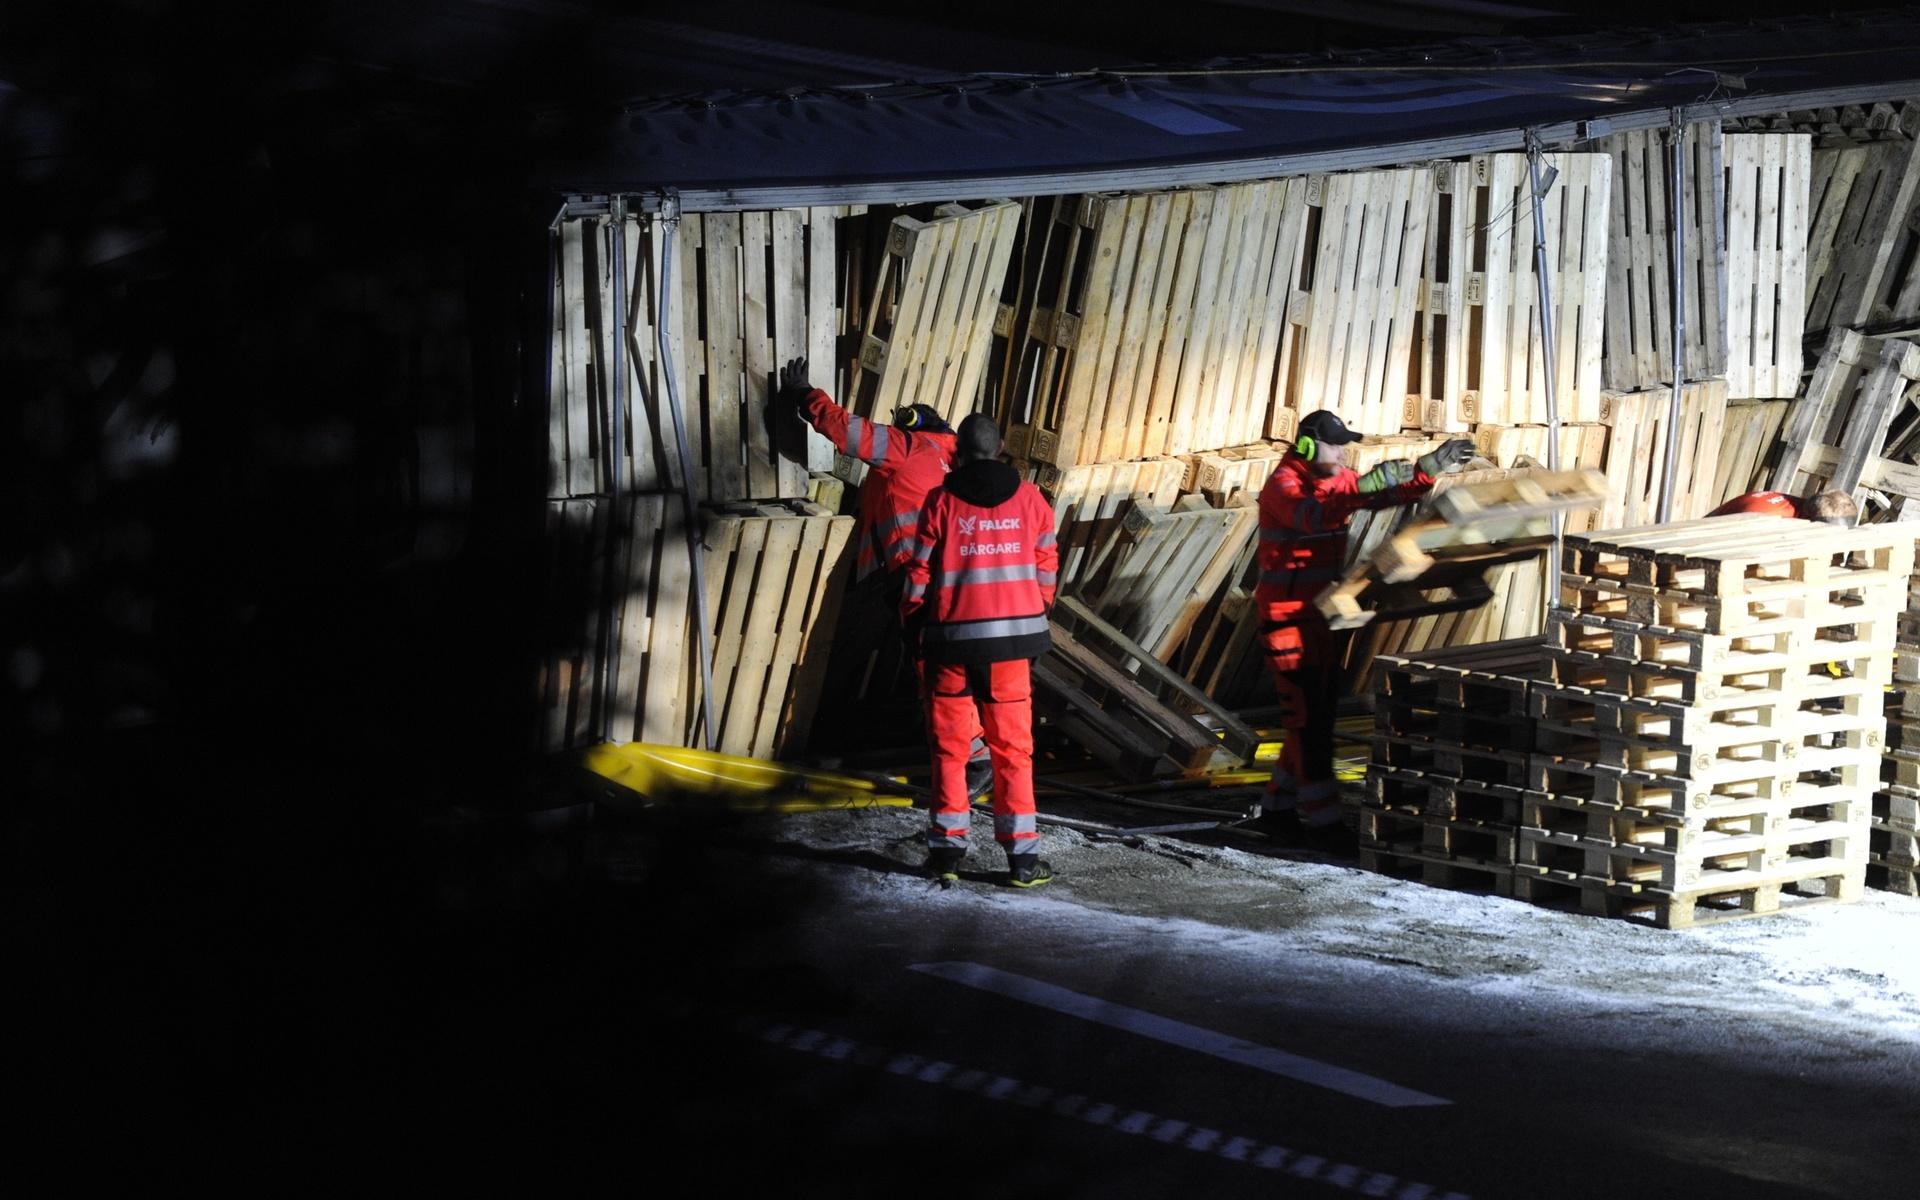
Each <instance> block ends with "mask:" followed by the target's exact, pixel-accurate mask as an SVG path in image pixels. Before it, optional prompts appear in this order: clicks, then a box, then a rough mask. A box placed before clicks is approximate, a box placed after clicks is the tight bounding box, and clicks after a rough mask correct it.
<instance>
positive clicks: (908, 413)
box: [893, 406, 920, 429]
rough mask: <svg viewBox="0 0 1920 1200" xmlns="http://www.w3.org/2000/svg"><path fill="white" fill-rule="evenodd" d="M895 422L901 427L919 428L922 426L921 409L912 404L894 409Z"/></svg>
mask: <svg viewBox="0 0 1920 1200" xmlns="http://www.w3.org/2000/svg"><path fill="white" fill-rule="evenodd" d="M893 424H894V426H895V427H896V428H899V429H918V428H919V427H920V410H919V409H917V408H913V407H911V406H909V407H907V408H896V409H894V410H893Z"/></svg>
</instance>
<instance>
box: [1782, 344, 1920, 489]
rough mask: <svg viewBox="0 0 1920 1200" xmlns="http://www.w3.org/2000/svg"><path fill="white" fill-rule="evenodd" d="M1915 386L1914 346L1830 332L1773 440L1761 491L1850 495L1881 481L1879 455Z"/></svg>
mask: <svg viewBox="0 0 1920 1200" xmlns="http://www.w3.org/2000/svg"><path fill="white" fill-rule="evenodd" d="M1916 382H1920V345H1916V344H1915V343H1913V342H1909V341H1905V340H1902V339H1899V338H1884V339H1882V338H1870V337H1865V336H1863V335H1861V334H1859V333H1857V332H1855V331H1853V330H1850V329H1848V330H1836V331H1835V332H1834V333H1833V334H1832V335H1831V336H1830V337H1829V338H1828V340H1827V346H1826V349H1825V350H1824V351H1822V353H1821V355H1820V361H1819V364H1818V365H1817V366H1816V367H1815V368H1814V371H1813V378H1812V380H1811V381H1810V382H1809V383H1808V385H1807V391H1806V395H1805V396H1804V397H1803V398H1802V399H1801V401H1800V403H1799V404H1797V405H1796V406H1795V407H1794V410H1793V412H1792V414H1791V416H1789V418H1788V420H1787V425H1786V429H1785V430H1784V431H1783V432H1782V433H1781V435H1780V441H1781V452H1780V459H1779V462H1778V464H1777V466H1776V467H1775V468H1774V472H1773V477H1772V479H1771V480H1770V481H1769V486H1770V487H1771V488H1772V490H1774V491H1784V492H1792V493H1794V494H1795V495H1805V494H1807V493H1809V492H1811V491H1813V490H1815V489H1817V488H1822V487H1828V488H1835V489H1838V490H1840V491H1843V492H1857V490H1858V489H1859V488H1860V487H1861V486H1863V484H1866V483H1867V481H1868V479H1869V478H1871V479H1872V480H1873V481H1874V483H1875V484H1878V483H1881V482H1883V481H1882V480H1881V478H1880V475H1881V473H1882V469H1883V464H1882V462H1881V460H1880V457H1879V456H1880V453H1881V450H1882V448H1883V447H1884V446H1885V444H1886V440H1887V432H1888V430H1889V428H1890V427H1891V426H1892V424H1893V420H1894V417H1895V416H1896V415H1898V413H1899V411H1900V409H1901V407H1902V406H1903V405H1904V404H1905V403H1906V401H1907V398H1908V394H1909V392H1911V391H1912V390H1913V388H1914V385H1915V384H1916Z"/></svg>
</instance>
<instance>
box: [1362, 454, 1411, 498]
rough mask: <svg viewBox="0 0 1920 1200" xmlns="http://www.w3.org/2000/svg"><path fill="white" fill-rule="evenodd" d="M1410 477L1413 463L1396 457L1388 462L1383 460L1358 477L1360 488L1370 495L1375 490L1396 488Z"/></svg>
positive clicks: (1382, 490)
mask: <svg viewBox="0 0 1920 1200" xmlns="http://www.w3.org/2000/svg"><path fill="white" fill-rule="evenodd" d="M1412 478H1413V464H1412V463H1410V462H1408V461H1407V460H1406V459H1404V458H1396V459H1393V460H1391V461H1389V462H1383V463H1381V464H1380V465H1379V466H1377V467H1375V468H1374V469H1373V470H1371V471H1368V472H1367V473H1366V474H1365V475H1362V476H1361V477H1360V490H1361V491H1362V492H1363V493H1365V494H1367V495H1372V494H1373V493H1375V492H1384V491H1386V490H1388V489H1389V488H1397V487H1399V486H1400V485H1401V484H1403V483H1406V482H1408V481H1410V480H1411V479H1412Z"/></svg>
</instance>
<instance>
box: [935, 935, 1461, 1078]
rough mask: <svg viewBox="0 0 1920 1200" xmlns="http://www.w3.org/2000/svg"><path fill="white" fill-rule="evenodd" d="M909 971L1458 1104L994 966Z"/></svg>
mask: <svg viewBox="0 0 1920 1200" xmlns="http://www.w3.org/2000/svg"><path fill="white" fill-rule="evenodd" d="M907 969H908V970H910V971H919V972H920V973H921V974H923V975H932V976H934V977H935V978H937V979H945V980H947V981H949V982H951V983H960V984H965V985H966V986H968V987H972V988H979V989H980V990H981V991H985V992H993V993H995V994H996V995H1001V996H1006V997H1009V998H1010V999H1014V1000H1021V1001H1024V1002H1026V1003H1028V1004H1032V1005H1036V1006H1038V1007H1040V1008H1048V1009H1052V1010H1053V1011H1054V1012H1058V1013H1065V1014H1067V1015H1068V1016H1070V1017H1079V1018H1081V1019H1082V1020H1086V1021H1096V1022H1098V1023H1100V1024H1102V1025H1110V1026H1112V1027H1113V1028H1115V1029H1124V1030H1126V1031H1127V1032H1128V1033H1137V1034H1139V1035H1140V1036H1141V1037H1145V1038H1152V1039H1153V1040H1154V1041H1157V1042H1165V1043H1167V1044H1168V1045H1170V1046H1179V1047H1181V1048H1183V1049H1187V1050H1194V1051H1197V1052H1199V1053H1201V1054H1210V1055H1212V1056H1213V1057H1215V1058H1222V1059H1225V1060H1227V1061H1228V1062H1234V1063H1239V1064H1241V1065H1242V1066H1248V1067H1253V1068H1254V1069H1256V1070H1260V1071H1266V1072H1269V1073H1270V1074H1274V1075H1283V1076H1285V1077H1287V1078H1288V1079H1295V1080H1298V1081H1300V1082H1301V1083H1310V1084H1312V1085H1314V1086H1315V1087H1323V1088H1327V1089H1328V1090H1330V1091H1335V1092H1341V1093H1344V1094H1345V1095H1348V1096H1353V1097H1355V1098H1357V1099H1360V1100H1367V1101H1371V1102H1372V1103H1374V1104H1381V1105H1385V1106H1386V1107H1388V1108H1421V1107H1428V1106H1432V1105H1439V1104H1452V1103H1453V1101H1451V1100H1446V1099H1442V1098H1441V1097H1439V1096H1429V1095H1428V1094H1427V1093H1425V1092H1416V1091H1414V1090H1413V1089H1412V1088H1404V1087H1401V1086H1400V1085H1399V1084H1397V1083H1389V1082H1387V1081H1386V1080H1384V1079H1375V1078H1374V1077H1373V1076H1371V1075H1363V1074H1361V1073H1360V1072H1358V1071H1351V1070H1348V1069H1347V1068H1346V1067H1336V1066H1334V1065H1333V1064H1332V1063H1323V1062H1320V1061H1319V1060H1318V1059H1312V1058H1307V1057H1305V1056H1303V1055H1299V1054H1289V1053H1288V1052H1287V1051H1285V1050H1275V1049H1274V1048H1273V1047H1271V1046H1259V1045H1255V1044H1254V1043H1252V1042H1246V1041H1242V1040H1241V1039H1239V1038H1237V1037H1232V1036H1229V1035H1228V1034H1224V1033H1218V1032H1215V1031H1214V1030H1211V1029H1203V1028H1201V1027H1200V1026H1198V1025H1189V1024H1187V1023H1186V1022H1185V1021H1176V1020H1174V1019H1173V1018H1171V1017H1163V1016H1160V1015H1158V1014H1156V1013H1150V1012H1144V1011H1142V1010H1141V1009H1137V1008H1128V1007H1127V1006H1126V1005H1124V1004H1113V1003H1110V1002H1108V1001H1106V1000H1102V999H1100V998H1099V997H1097V996H1087V995H1083V994H1081V993H1079V992H1070V991H1068V990H1067V989H1066V988H1063V987H1058V986H1056V985H1054V984H1051V983H1042V982H1041V981H1039V980H1038V979H1028V978H1027V977H1026V976H1024V975H1015V974H1012V973H1011V972H1008V971H999V970H995V969H994V968H992V967H985V966H981V965H980V964H979V963H970V962H946V963H915V964H914V965H913V966H911V967H908V968H907Z"/></svg>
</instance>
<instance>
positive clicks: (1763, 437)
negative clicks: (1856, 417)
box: [1614, 385, 1797, 525]
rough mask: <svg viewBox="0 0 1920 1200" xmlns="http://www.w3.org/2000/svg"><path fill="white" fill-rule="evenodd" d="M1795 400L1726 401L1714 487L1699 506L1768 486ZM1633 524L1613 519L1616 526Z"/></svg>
mask: <svg viewBox="0 0 1920 1200" xmlns="http://www.w3.org/2000/svg"><path fill="white" fill-rule="evenodd" d="M1796 386H1797V385H1796ZM1794 403H1795V402H1794V401H1790V400H1738V401H1735V400H1729V401H1727V407H1726V411H1725V416H1724V417H1723V419H1722V421H1721V437H1720V453H1719V458H1718V460H1717V461H1716V462H1715V464H1714V469H1713V488H1712V490H1711V491H1709V492H1708V493H1707V495H1706V499H1705V500H1704V501H1698V502H1696V507H1698V506H1700V505H1704V506H1705V507H1706V511H1707V512H1711V511H1712V510H1713V509H1714V508H1717V507H1718V506H1720V505H1722V504H1725V503H1726V502H1727V501H1729V500H1731V499H1733V498H1734V497H1735V496H1744V495H1746V494H1747V493H1748V492H1753V491H1759V490H1760V489H1762V488H1764V487H1765V486H1766V481H1767V478H1768V477H1769V476H1770V475H1771V474H1772V473H1773V463H1774V460H1775V458H1776V457H1777V456H1776V454H1775V447H1776V445H1777V442H1778V439H1779V437H1780V432H1781V430H1782V429H1783V428H1785V426H1786V420H1787V414H1788V413H1789V412H1790V411H1791V410H1792V408H1793V405H1794ZM1710 444H1711V443H1710ZM1698 515H1701V516H1704V515H1705V513H1700V514H1698ZM1633 523H1634V522H1631V521H1616V522H1614V524H1615V525H1620V524H1633Z"/></svg>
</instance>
